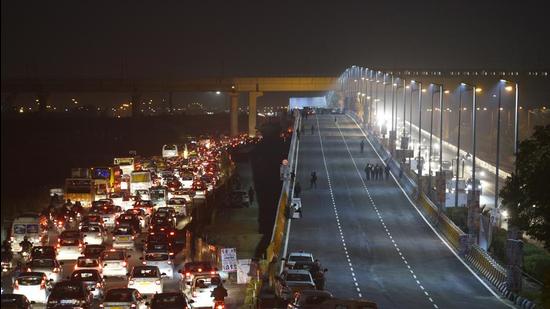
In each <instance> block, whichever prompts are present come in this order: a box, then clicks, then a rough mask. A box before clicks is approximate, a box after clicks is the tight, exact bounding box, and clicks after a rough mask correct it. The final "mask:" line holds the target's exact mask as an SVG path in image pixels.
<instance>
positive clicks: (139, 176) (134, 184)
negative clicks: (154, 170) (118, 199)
mask: <svg viewBox="0 0 550 309" xmlns="http://www.w3.org/2000/svg"><path fill="white" fill-rule="evenodd" d="M152 186H153V180H152V178H151V172H149V171H139V172H136V171H134V172H132V173H131V174H130V194H131V195H136V191H137V190H149V189H150V188H151V187H152Z"/></svg>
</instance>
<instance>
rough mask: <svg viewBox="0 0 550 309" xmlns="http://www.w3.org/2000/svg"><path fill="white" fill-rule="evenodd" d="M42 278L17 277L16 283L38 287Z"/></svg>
mask: <svg viewBox="0 0 550 309" xmlns="http://www.w3.org/2000/svg"><path fill="white" fill-rule="evenodd" d="M43 279H44V278H43V277H42V276H24V277H18V278H17V283H18V284H19V285H39V284H41V283H42V280H43Z"/></svg>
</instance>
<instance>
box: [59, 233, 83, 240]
mask: <svg viewBox="0 0 550 309" xmlns="http://www.w3.org/2000/svg"><path fill="white" fill-rule="evenodd" d="M60 237H61V238H76V239H78V238H80V232H78V231H64V232H63V233H61V235H60Z"/></svg>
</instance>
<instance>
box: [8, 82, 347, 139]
mask: <svg viewBox="0 0 550 309" xmlns="http://www.w3.org/2000/svg"><path fill="white" fill-rule="evenodd" d="M337 87H338V83H337V77H234V78H199V79H188V80H122V79H6V80H2V92H4V93H7V94H8V97H7V103H8V104H11V102H13V100H14V99H15V96H16V95H17V94H19V93H36V94H37V96H38V102H39V104H40V106H46V105H47V102H48V99H49V95H50V94H51V93H60V92H75V93H79V92H127V93H131V94H132V95H131V102H133V103H134V104H132V111H133V112H135V111H137V109H136V107H137V104H136V102H138V101H139V100H140V97H141V93H146V92H168V93H170V94H171V93H173V92H208V91H220V92H225V93H228V94H229V95H230V96H231V109H230V123H231V130H230V132H231V136H236V135H238V133H239V132H238V122H237V119H238V107H239V93H241V92H248V105H249V109H248V110H249V114H248V134H249V135H250V136H254V135H255V134H256V101H257V98H258V97H260V96H262V95H263V93H264V92H309V91H311V92H323V91H330V90H336V88H337ZM171 98H172V96H171V95H170V96H169V100H170V101H171ZM170 103H171V102H170ZM132 114H134V113H132Z"/></svg>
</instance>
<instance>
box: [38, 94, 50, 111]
mask: <svg viewBox="0 0 550 309" xmlns="http://www.w3.org/2000/svg"><path fill="white" fill-rule="evenodd" d="M37 97H38V111H39V112H44V111H46V106H48V105H49V104H50V94H49V93H39V94H38V95H37Z"/></svg>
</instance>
